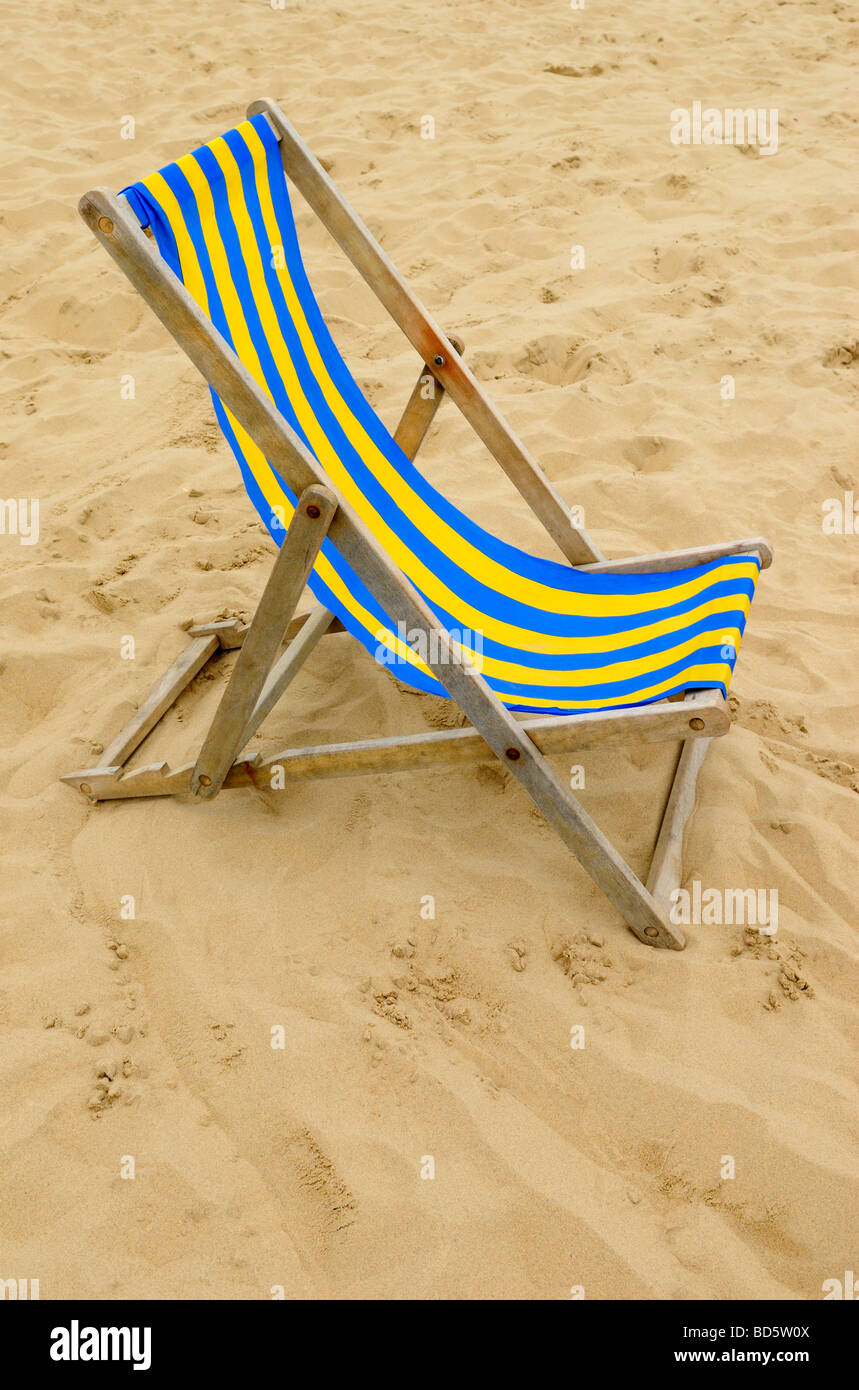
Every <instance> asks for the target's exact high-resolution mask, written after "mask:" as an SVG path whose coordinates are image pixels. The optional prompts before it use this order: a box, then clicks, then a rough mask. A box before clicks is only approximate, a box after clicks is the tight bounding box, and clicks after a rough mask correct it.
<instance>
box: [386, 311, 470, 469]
mask: <svg viewBox="0 0 859 1390" xmlns="http://www.w3.org/2000/svg"><path fill="white" fill-rule="evenodd" d="M449 337H450V342H451V344H452V345H453V347H454V348H455V349H456V351H457V352H458V353H459V355H460V357H461V356H462V354H463V352H464V351H465V344H464V343H463V341H462V339H461V338H458V337H456V336H455V335H454V334H453V333H451V334H450V335H449ZM429 382H432V388H433V389H432V394H431V395H427V391H426V387H427V384H428V383H429ZM443 398H444V383H443V382H442V381H440V380H439V378H438V377H437V376H436V374H435V371H434V370H433V368H432V367H431V366H430V365H429V364H427V365H426V366H425V367H424V370H423V371H422V372H421V374H420V376H419V377H418V379H417V381H416V382H415V384H414V388H413V390H412V394H411V395H410V396H409V399H408V401H407V402H406V408H405V410H404V411H403V413H402V415H401V416H400V423H399V424H398V425H397V428H396V430H395V431H394V442H395V443H396V444H399V446H400V448H401V449H402V451H403V453H404V454H405V455H406V458H410V459H414V458H415V456H416V455H417V452H418V449H419V448H420V447H421V444H422V443H423V441H424V439H425V438H426V434H427V431H428V429H429V427H430V425H431V424H432V422H433V420H434V418H435V414H436V411H437V410H438V408H439V406H440V405H441V403H442V400H443Z"/></svg>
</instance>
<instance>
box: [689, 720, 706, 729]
mask: <svg viewBox="0 0 859 1390" xmlns="http://www.w3.org/2000/svg"><path fill="white" fill-rule="evenodd" d="M703 727H704V721H703V719H697V718H696V719H690V720H689V728H690V729H703Z"/></svg>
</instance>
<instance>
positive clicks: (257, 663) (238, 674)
mask: <svg viewBox="0 0 859 1390" xmlns="http://www.w3.org/2000/svg"><path fill="white" fill-rule="evenodd" d="M336 511H337V497H336V495H335V494H334V493H333V492H332V491H331V489H330V488H327V487H324V486H322V485H321V484H318V483H313V484H311V485H310V486H309V487H307V488H304V489H302V492H301V495H300V497H299V499H298V504H297V506H296V508H295V511H294V512H293V514H292V520H291V521H290V523H289V528H288V530H287V533H286V535H285V537H284V539H283V543H282V545H281V547H280V550H279V551H278V555H277V559H276V560H275V562H274V566H273V568H272V572H271V574H270V575H269V579H268V583H267V584H266V586H265V589H264V590H263V594H262V598H261V599H260V601H259V604H258V606H257V610H256V613H255V614H254V617H253V622H252V623H251V625H250V629H249V631H248V633H247V636H246V637H245V640H244V642H243V643H242V645H241V647H240V649H239V656H238V660H237V661H236V664H235V666H234V667H233V673H232V675H231V677H230V680H229V683H228V685H227V688H226V690H225V691H224V694H223V697H222V699H221V703H220V705H219V706H218V708H217V710H216V712H215V717H214V719H213V720H212V725H211V728H210V729H209V732H208V733H207V735H206V737H205V739H204V741H203V747H202V748H201V749H200V755H199V757H198V758H197V764H196V767H195V769H194V774H193V776H192V778H191V791H192V792H193V793H194V795H195V796H199V797H200V798H201V799H202V800H204V801H208V800H210V799H211V798H212V797H213V796H215V795H216V794H217V793H218V791H219V790H220V788H221V784H222V782H223V780H224V778H225V777H226V775H227V772H228V771H229V768H230V765H231V763H232V761H233V759H234V758H235V756H236V754H237V753H238V751H239V749H240V748H241V747H242V737H243V735H244V732H245V730H246V729H247V728H248V726H249V724H250V722H251V719H252V715H253V712H254V707H255V705H256V703H257V700H258V698H259V695H260V692H261V691H262V688H263V686H264V684H265V681H266V678H267V676H268V674H269V672H270V670H271V666H272V662H273V661H274V658H275V655H276V653H277V649H278V647H279V646H280V644H281V642H282V641H283V637H284V633H285V631H286V625H287V623H288V622H289V620H290V618H291V617H292V615H293V614H294V612H295V607H296V604H297V603H298V600H299V599H300V598H301V595H302V593H303V592H304V586H305V584H306V583H307V580H308V576H309V575H310V571H311V570H312V568H313V565H314V562H315V560H316V557H317V555H318V554H319V549H320V546H321V545H322V542H323V540H324V539H325V536H326V534H327V532H328V528H329V526H330V524H331V520H332V517H334V515H335V514H336ZM326 611H327V610H326Z"/></svg>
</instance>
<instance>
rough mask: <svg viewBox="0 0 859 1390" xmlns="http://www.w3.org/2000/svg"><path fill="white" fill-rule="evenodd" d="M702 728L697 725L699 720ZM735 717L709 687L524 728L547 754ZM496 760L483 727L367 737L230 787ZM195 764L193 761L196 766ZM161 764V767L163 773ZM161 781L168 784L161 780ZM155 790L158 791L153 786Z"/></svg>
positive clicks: (717, 727)
mask: <svg viewBox="0 0 859 1390" xmlns="http://www.w3.org/2000/svg"><path fill="white" fill-rule="evenodd" d="M693 716H694V717H695V718H696V719H697V720H699V721H700V724H701V727H700V728H698V729H692V728H691V727H690V724H689V720H690V718H691V717H693ZM730 722H731V721H730V717H729V715H728V712H727V706H726V704H725V701H724V698H723V697H722V695H721V693H720V692H719V691H717V690H712V691H706V692H704V693H703V695H702V698H701V700H700V701H698V702H697V703H696V706H695V709H694V711H690V710H689V709H688V708H685V709H684V707H683V706H682V705H678V704H675V703H671V702H669V701H667V700H666V701H660V702H659V703H657V704H653V705H636V706H634V707H633V708H631V709H626V710H610V711H606V710H599V711H596V712H594V713H589V714H577V715H548V716H546V717H544V718H540V719H524V720H522V721H521V722H519V723H518V728H519V729H520V730H521V731H522V732H524V733H525V734H526V735H527V736H528V738H530V739H531V741H532V743H533V744H534V746H535V747H536V748H538V749H539V750H540V752H541V753H543V754H544V755H546V756H556V755H558V754H562V753H573V752H575V753H579V752H586V751H587V750H589V749H593V748H605V747H611V746H615V745H619V744H628V743H658V742H665V741H669V740H673V739H678V738H686V739H688V740H689V741H690V742H709V741H710V740H711V739H714V738H720V737H721V736H722V735H723V734H725V733H727V731H728V729H729V728H730ZM492 757H493V752H492V749H491V748H489V747H488V745H487V743H486V741H485V740H484V739H483V737H482V736H481V735H480V734H479V733H478V731H477V730H476V729H444V730H440V731H438V732H433V733H420V734H405V735H400V736H399V737H396V738H378V739H362V740H358V741H357V742H352V743H336V744H324V745H321V746H319V747H311V748H287V749H283V750H281V751H280V752H278V753H272V754H270V755H267V756H266V757H262V756H260V755H257V757H255V758H253V759H250V760H248V759H241V758H240V759H239V760H238V761H237V762H235V763H234V764H233V766H232V768H231V769H230V771H229V773H228V774H227V777H226V779H225V781H224V788H225V789H226V788H229V787H247V786H251V785H253V786H263V787H267V786H270V785H271V775H272V769H273V768H282V769H283V776H284V781H295V780H300V779H305V778H316V777H354V776H362V775H368V774H374V773H394V772H406V771H419V770H429V771H431V770H432V769H434V768H439V767H445V766H449V765H451V764H454V763H474V762H482V761H486V760H487V759H489V758H492ZM190 766H191V765H190V764H188V767H190ZM156 769H157V770H158V771H157V773H156ZM187 771H188V768H181V767H180V768H177V769H176V770H175V772H171V771H170V770H169V768H167V767H166V764H164V763H158V764H154V765H152V766H151V767H147V768H141V769H139V770H136V771H134V772H129V773H126V774H125V776H124V777H123V778H122V779H117V778H116V776H115V772H116V769H101V770H100V769H98V768H91V769H89V770H88V771H81V772H76V773H70V774H69V775H68V776H67V777H66V778H64V780H65V781H67V782H70V783H72V784H73V785H77V786H79V785H80V782H81V781H84V782H86V783H87V784H88V785H89V787H90V792H89V793H88V794H89V795H93V796H94V797H96V798H97V797H100V796H103V798H104V799H106V800H115V799H118V798H121V797H125V796H142V795H147V796H150V795H167V794H168V793H170V792H173V791H175V789H176V785H177V782H176V781H174V780H173V779H178V783H179V784H182V782H183V778H184V776H185V774H186V773H187ZM159 778H160V779H161V780H160V781H159V780H158V779H159ZM153 789H154V790H153Z"/></svg>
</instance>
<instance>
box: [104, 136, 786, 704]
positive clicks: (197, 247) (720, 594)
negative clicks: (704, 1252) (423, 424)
mask: <svg viewBox="0 0 859 1390" xmlns="http://www.w3.org/2000/svg"><path fill="white" fill-rule="evenodd" d="M123 192H124V194H125V196H126V198H127V199H128V201H129V203H130V204H131V206H132V207H133V208H134V210H135V212H136V214H137V216H138V218H139V220H140V222H141V225H142V226H144V227H146V226H148V227H151V229H152V232H153V234H154V236H155V238H156V241H157V244H158V247H159V249H160V251H161V254H162V255H163V256H164V258H165V259H166V260H167V261H168V263H169V264H170V265H171V267H172V268H173V270H174V271H175V272H176V274H177V275H178V276H179V277H180V278H181V280H182V281H183V283H184V284H185V286H186V288H187V289H188V291H189V292H190V294H191V295H192V296H193V297H194V299H195V300H196V301H197V303H198V304H199V305H200V307H201V309H203V310H204V312H205V313H206V314H208V315H209V317H210V318H211V319H212V321H213V323H214V324H215V325H216V326H217V328H218V329H219V330H220V332H221V333H222V334H223V336H224V337H225V339H226V340H227V342H228V343H230V344H231V346H232V347H233V349H234V350H235V352H236V353H237V355H238V356H239V357H240V359H241V360H242V362H243V363H244V365H245V367H246V368H247V369H248V371H249V372H250V373H251V375H252V376H253V377H254V378H255V380H256V381H257V382H258V383H259V385H260V386H261V387H262V388H263V389H264V390H266V391H267V392H268V394H269V396H270V397H271V398H272V400H273V401H274V403H275V404H276V406H277V408H278V410H279V411H280V412H281V413H282V414H283V416H284V418H285V419H286V420H287V421H288V422H289V424H290V425H291V426H292V428H293V430H294V431H295V432H296V434H298V435H299V436H300V438H301V439H302V440H303V441H304V443H305V444H306V445H307V447H308V449H310V450H311V452H312V453H313V454H314V455H315V456H316V458H317V459H318V461H319V463H320V464H321V466H322V468H323V469H324V470H325V472H326V473H327V475H328V477H329V478H330V479H331V481H332V483H333V485H334V487H335V488H336V489H337V490H338V491H339V492H340V493H341V494H342V496H343V497H344V498H345V499H346V500H347V501H348V502H349V503H350V504H351V505H352V507H353V508H354V510H355V511H356V512H357V513H358V514H359V516H360V517H361V518H362V520H363V521H364V522H365V523H366V525H367V526H368V527H369V529H370V531H372V533H373V534H374V536H375V537H376V539H377V540H378V541H379V542H380V543H381V544H382V546H384V548H385V549H386V550H387V552H388V554H389V555H390V556H391V557H392V558H393V560H394V561H395V563H396V564H397V565H398V566H399V568H400V569H401V570H402V572H403V574H405V575H406V576H407V577H408V579H410V580H411V582H412V583H413V584H414V585H415V587H416V588H417V589H418V590H419V591H420V593H421V594H422V595H423V597H424V599H425V600H426V602H427V603H428V604H429V605H430V607H431V608H432V609H433V611H434V612H435V613H436V614H437V615H438V620H439V626H440V627H444V628H446V629H448V630H449V631H450V632H451V633H452V634H453V636H454V637H455V638H456V639H457V641H458V642H459V643H460V644H461V646H462V649H463V652H464V653H465V656H466V658H468V657H469V656H470V657H471V659H473V660H474V661H475V664H477V665H478V667H479V669H481V670H482V673H483V675H484V677H485V678H486V680H487V681H488V682H489V684H490V685H491V686H492V688H493V690H495V691H496V693H497V694H498V695H499V697H500V698H501V700H502V701H503V702H504V704H505V705H507V706H508V708H510V709H513V710H528V711H532V712H539V713H544V714H548V713H558V714H567V713H574V712H575V711H576V710H595V709H611V708H617V707H621V706H625V705H636V704H644V703H647V702H649V701H653V700H658V699H662V698H664V697H665V696H667V695H671V694H674V693H675V692H679V691H683V690H686V689H690V688H698V687H713V688H718V689H720V690H722V691H723V692H726V691H727V687H728V685H729V682H730V679H731V674H732V670H733V666H734V662H735V660H736V654H737V652H738V650H739V646H740V640H741V637H742V633H743V628H744V626H745V622H746V618H747V616H748V611H749V605H750V603H751V600H752V596H753V594H754V589H755V584H756V582H757V577H758V571H759V563H758V560H757V558H756V557H754V556H740V557H732V558H730V559H726V560H719V561H714V562H712V563H710V564H707V565H701V566H699V567H697V568H694V569H685V570H677V571H673V572H670V573H662V574H651V575H605V574H589V573H587V572H586V571H582V570H577V569H575V568H572V567H571V566H569V565H568V564H564V563H559V562H555V561H552V560H543V559H538V558H534V557H533V556H531V555H528V554H526V553H525V552H524V551H522V550H519V549H517V548H516V547H515V546H511V545H508V544H506V543H505V542H503V541H500V540H498V539H497V538H496V537H494V536H492V535H490V534H489V533H488V532H486V531H484V530H482V529H481V528H480V527H479V526H476V525H475V524H474V522H473V521H470V520H469V518H468V517H467V516H465V515H464V514H463V513H462V512H460V511H459V510H458V509H457V508H456V507H454V506H452V505H451V504H450V503H449V502H448V501H446V500H445V498H444V497H442V496H441V494H440V493H439V492H437V491H436V490H435V489H434V488H433V487H431V486H430V484H429V483H428V482H427V481H426V480H425V479H424V478H423V477H422V476H421V474H420V473H419V472H418V470H417V469H416V468H415V466H414V465H413V464H412V463H411V462H410V461H409V460H408V459H407V458H406V456H405V454H404V453H403V452H402V450H401V449H400V448H399V447H398V446H397V445H396V444H395V443H394V441H393V439H392V437H391V435H390V434H389V433H388V431H387V429H386V428H385V426H384V425H383V424H382V423H381V421H380V420H379V418H378V417H377V415H376V413H375V411H374V410H373V409H372V407H371V406H370V405H369V403H368V402H367V400H366V399H365V397H364V396H363V394H362V392H361V390H360V389H359V387H358V386H357V384H356V383H355V381H354V380H353V378H352V376H351V374H350V372H349V370H348V368H347V367H346V365H345V363H344V361H343V358H342V357H341V356H340V353H339V352H338V350H337V348H336V346H335V344H334V341H333V339H332V338H331V335H330V333H329V332H328V329H327V328H326V326H325V323H324V321H323V318H322V315H321V313H320V310H319V307H318V305H317V303H316V299H315V297H314V295H313V291H312V290H311V288H310V284H309V282H308V279H307V276H306V274H305V270H304V265H303V263H302V259H301V253H300V251H299V246H298V240H297V237H296V231H295V224H294V221H293V217H292V211H291V208H290V204H289V196H288V193H287V186H286V179H285V176H284V172H283V166H282V164H281V160H280V154H279V148H278V144H277V140H276V137H275V135H274V133H273V131H272V129H271V127H270V126H269V124H268V122H267V120H266V119H265V117H264V116H262V115H260V116H256V117H254V118H253V119H252V120H250V121H246V122H244V123H243V124H242V125H240V126H238V127H237V128H236V129H235V130H231V131H228V133H227V134H226V135H223V136H221V137H220V138H219V139H217V140H213V141H211V142H210V143H209V144H207V145H204V146H202V147H201V148H200V149H198V150H195V151H194V152H193V154H189V155H187V156H185V157H184V158H183V159H180V160H178V161H177V162H176V163H175V164H169V165H167V167H166V168H164V169H161V170H160V171H159V172H158V173H156V174H152V175H151V176H150V177H149V178H147V179H144V180H143V181H142V182H140V183H137V184H134V185H133V186H131V187H129V188H126V189H124V190H123ZM213 399H214V405H215V412H216V414H217V418H218V421H219V423H220V426H221V429H222V430H223V432H224V435H225V436H226V439H227V441H228V442H229V445H230V447H231V449H232V450H233V453H234V454H235V456H236V459H237V461H238V463H239V467H240V468H241V471H242V476H243V478H244V482H245V486H246V487H247V491H248V494H249V496H250V498H251V500H252V501H253V503H254V505H255V507H256V508H257V511H258V512H259V515H260V517H261V518H262V520H263V522H264V523H265V525H266V526H267V527H268V529H269V532H270V533H271V535H272V538H273V539H274V540H275V541H276V542H277V543H278V544H280V543H281V542H282V540H283V537H284V534H285V529H284V528H285V526H286V525H288V523H289V519H290V517H291V515H292V510H293V506H294V504H295V497H294V496H293V494H292V493H291V492H290V490H289V488H288V487H287V485H286V483H285V482H284V481H283V479H282V478H281V477H279V475H278V473H277V472H276V470H275V469H273V468H272V467H271V465H270V464H269V463H268V461H267V460H266V458H265V457H264V456H263V454H262V453H261V452H260V450H259V449H258V448H257V446H256V445H255V444H254V442H253V440H252V439H251V438H250V437H249V435H248V434H247V433H246V431H245V430H243V429H242V427H241V425H239V423H238V421H237V420H236V419H235V418H234V417H233V416H232V415H231V414H230V412H229V410H227V409H226V407H225V406H224V404H223V402H222V401H220V400H219V399H218V397H217V396H216V395H214V393H213ZM310 587H311V589H312V590H313V592H314V594H315V595H316V597H317V598H318V599H319V600H320V601H321V602H322V603H324V604H325V605H326V606H327V607H328V608H330V609H331V610H332V611H333V612H334V613H336V615H337V616H338V617H339V618H340V619H341V621H342V622H343V624H344V625H345V627H346V628H347V629H348V630H349V631H350V632H352V633H353V634H354V635H355V636H356V637H357V638H358V639H359V641H361V642H362V643H363V644H364V646H365V647H366V648H367V649H368V651H370V652H371V653H372V654H373V655H374V656H375V657H376V659H377V660H379V661H382V662H383V663H385V664H386V665H387V666H389V668H390V669H391V670H393V671H394V673H395V674H396V675H397V676H399V677H400V678H401V679H403V680H405V681H408V682H409V683H410V684H411V685H413V686H415V687H417V688H418V689H420V690H425V691H431V692H433V693H435V694H440V695H443V694H445V691H444V689H443V687H442V686H441V685H440V684H439V683H438V681H437V680H436V679H435V677H434V676H433V674H432V672H431V671H430V670H429V669H428V667H427V666H426V665H425V660H426V658H427V657H428V656H429V659H430V660H431V659H432V654H431V653H427V652H426V651H425V650H423V648H422V647H421V646H420V644H419V643H418V642H416V641H415V640H414V634H410V633H408V632H404V631H399V632H398V631H397V630H396V628H395V626H394V624H393V623H392V621H391V619H390V618H389V616H388V615H387V614H386V613H385V612H384V611H383V609H382V608H381V607H380V606H379V604H378V603H377V602H376V600H375V599H374V598H373V596H372V595H371V594H370V593H369V592H368V591H367V589H366V588H365V587H364V585H363V584H362V583H361V582H360V581H359V580H358V578H357V577H356V575H355V574H354V573H353V572H352V570H351V569H350V567H349V566H348V565H347V564H346V563H345V562H344V560H343V559H342V557H341V556H340V555H339V554H338V552H337V550H336V548H335V547H334V545H333V544H332V543H331V542H330V541H326V542H325V543H324V545H323V548H322V551H321V553H320V556H319V559H318V561H317V563H316V566H315V569H314V571H313V574H312V576H311V580H310Z"/></svg>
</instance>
